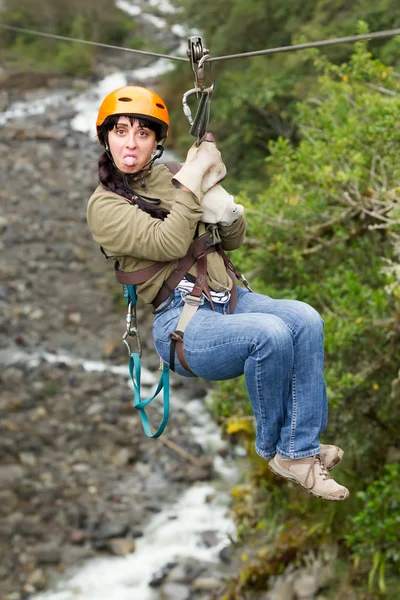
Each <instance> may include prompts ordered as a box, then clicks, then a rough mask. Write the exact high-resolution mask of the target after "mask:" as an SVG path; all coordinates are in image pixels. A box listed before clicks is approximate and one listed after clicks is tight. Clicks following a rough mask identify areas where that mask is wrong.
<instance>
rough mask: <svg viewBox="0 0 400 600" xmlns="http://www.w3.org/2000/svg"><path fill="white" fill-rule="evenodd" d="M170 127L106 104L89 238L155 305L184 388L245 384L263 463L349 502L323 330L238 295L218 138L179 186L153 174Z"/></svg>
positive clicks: (149, 100)
mask: <svg viewBox="0 0 400 600" xmlns="http://www.w3.org/2000/svg"><path fill="white" fill-rule="evenodd" d="M168 126H169V117H168V111H167V108H166V106H165V104H164V102H163V100H162V99H161V98H160V97H159V96H158V95H157V94H155V93H154V92H152V91H151V90H147V89H145V88H141V87H134V86H128V87H125V88H121V89H118V90H115V91H114V92H112V93H111V94H109V95H108V96H107V97H106V98H105V99H104V101H103V103H102V105H101V107H100V110H99V114H98V119H97V132H98V139H99V142H100V144H101V145H102V146H104V148H105V152H104V154H103V155H102V156H101V158H100V160H99V178H100V185H99V186H98V188H97V189H96V191H95V192H94V194H93V196H92V197H91V198H90V200H89V205H88V211H87V218H88V223H89V227H90V229H91V232H92V235H93V237H94V239H95V240H96V242H98V243H99V244H100V246H101V247H102V250H103V252H104V253H105V254H106V256H107V257H109V258H112V259H113V260H114V261H116V267H117V269H116V272H117V275H118V278H119V280H120V281H121V282H128V283H136V284H137V292H138V295H139V296H140V297H142V298H143V300H144V301H145V302H147V303H153V306H154V308H155V317H154V327H153V337H154V344H155V347H156V350H157V352H158V354H159V355H160V356H161V358H162V359H163V360H164V361H165V362H167V363H169V364H170V366H171V367H172V368H174V369H175V370H176V371H177V372H178V373H179V374H181V375H186V376H193V375H196V376H199V377H203V378H204V379H209V380H223V379H230V378H234V377H238V376H239V375H242V374H243V373H244V376H245V381H246V387H247V391H248V394H249V398H250V401H251V404H252V408H253V411H254V415H255V420H256V443H255V446H256V451H257V453H258V454H259V455H260V456H262V457H263V458H265V459H267V460H268V461H269V466H270V468H271V470H272V471H273V472H275V473H276V474H278V475H280V476H282V477H284V478H286V479H290V480H292V481H295V482H297V483H299V484H300V485H302V486H303V487H304V488H306V489H307V490H308V491H309V492H310V493H311V494H313V495H315V496H318V497H321V498H324V499H327V500H344V499H345V498H347V497H348V495H349V491H348V490H347V489H346V488H345V487H343V486H341V485H339V484H338V483H337V482H336V481H335V480H334V479H332V478H331V477H330V475H329V471H330V470H331V469H332V468H333V467H334V466H335V465H336V464H337V463H338V462H340V460H341V458H342V456H343V451H342V450H340V448H338V447H337V446H330V445H320V442H319V435H320V434H321V433H322V432H323V431H324V429H325V427H326V424H327V396H326V388H325V381H324V375H323V361H324V351H323V322H322V320H321V318H320V316H319V315H318V313H317V312H316V311H315V310H314V309H313V308H312V307H311V306H309V305H307V304H305V303H303V302H299V301H295V300H274V299H272V298H269V297H266V296H263V295H261V294H257V293H254V292H252V291H250V290H249V289H245V288H243V287H238V288H237V289H236V286H235V284H234V283H233V278H234V277H233V278H232V276H233V274H232V269H231V268H232V265H231V264H230V263H229V259H227V257H226V255H225V254H224V252H223V250H234V249H235V248H238V247H239V246H240V245H241V244H242V242H243V238H244V234H245V220H244V217H243V207H241V206H240V205H236V204H235V203H234V200H233V197H232V196H230V195H229V194H228V193H227V192H226V191H225V190H224V189H223V188H222V187H221V185H219V182H220V181H221V180H222V179H223V177H224V176H225V174H226V169H225V166H224V164H223V162H222V158H221V155H220V153H219V152H218V150H217V148H216V146H215V143H214V142H213V138H212V137H210V136H208V137H206V139H205V140H204V141H202V143H201V144H200V145H199V146H198V147H196V146H193V147H192V148H191V149H190V151H189V153H188V156H187V158H186V161H185V163H184V164H183V165H178V170H177V172H176V173H175V175H174V176H172V174H171V171H170V169H169V168H168V167H167V166H165V165H162V164H161V165H157V166H154V165H153V163H154V160H155V159H157V158H159V157H160V156H161V154H162V151H163V144H164V141H165V139H166V136H167V134H168ZM207 135H208V134H207ZM194 238H195V239H196V241H195V242H194V243H192V242H193V239H194ZM183 332H184V345H183Z"/></svg>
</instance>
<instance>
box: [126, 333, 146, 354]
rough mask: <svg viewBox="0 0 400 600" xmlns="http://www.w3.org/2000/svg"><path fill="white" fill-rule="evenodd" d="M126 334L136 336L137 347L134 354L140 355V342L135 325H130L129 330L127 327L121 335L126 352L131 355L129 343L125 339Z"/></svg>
mask: <svg viewBox="0 0 400 600" xmlns="http://www.w3.org/2000/svg"><path fill="white" fill-rule="evenodd" d="M128 336H131V337H135V338H136V342H137V348H138V351H137V352H136V354H139V356H142V343H141V341H140V337H139V333H138V330H137V329H136V327H131V328H130V329H129V330H128V329H127V330H126V331H125V333H124V335H123V336H122V341H123V343H124V344H125V346H126V348H127V350H128V354H129V356H132V354H133V352H132V350H131V347H130V346H129V343H128V342H127V340H126V338H127V337H128Z"/></svg>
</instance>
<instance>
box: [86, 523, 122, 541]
mask: <svg viewBox="0 0 400 600" xmlns="http://www.w3.org/2000/svg"><path fill="white" fill-rule="evenodd" d="M128 531H129V526H128V525H127V524H126V523H116V522H108V523H102V524H101V525H100V526H99V527H98V528H97V529H96V530H95V532H94V533H93V536H92V539H94V540H109V539H112V538H123V537H124V536H125V535H126V534H127V533H128Z"/></svg>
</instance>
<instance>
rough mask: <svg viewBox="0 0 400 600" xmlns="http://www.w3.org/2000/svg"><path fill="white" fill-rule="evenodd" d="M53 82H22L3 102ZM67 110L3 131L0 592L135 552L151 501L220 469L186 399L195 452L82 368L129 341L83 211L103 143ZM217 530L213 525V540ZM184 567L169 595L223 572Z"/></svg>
mask: <svg viewBox="0 0 400 600" xmlns="http://www.w3.org/2000/svg"><path fill="white" fill-rule="evenodd" d="M81 88H82V82H79V81H75V82H74V81H68V82H62V81H59V82H58V83H57V87H56V89H57V92H60V93H64V95H65V94H66V95H67V97H68V96H69V97H72V96H73V95H74V94H77V93H78V90H79V92H81V91H82V89H81ZM46 94H48V90H47V89H46V88H43V87H40V88H37V89H30V90H16V89H14V88H13V89H12V90H11V91H10V94H9V97H8V102H9V101H10V99H11V97H12V99H13V100H15V99H20V100H26V99H29V98H31V99H35V100H37V99H39V100H40V98H43V99H44V98H45V97H46ZM72 116H73V111H72V112H71V108H70V107H69V105H68V103H60V104H59V105H57V104H53V105H49V107H48V109H47V110H46V113H45V114H42V115H36V116H34V117H32V118H24V119H22V120H21V119H19V120H13V121H11V122H9V123H8V124H7V126H6V127H3V128H2V130H1V133H0V152H1V156H2V171H1V173H0V180H1V185H0V197H1V200H2V206H3V212H2V216H1V218H0V234H1V238H0V248H1V253H2V267H1V283H0V315H1V316H0V362H1V363H2V365H3V367H2V372H1V388H2V392H1V398H0V410H1V416H2V418H1V425H0V427H1V436H0V457H1V458H0V461H1V462H0V490H1V491H0V515H1V525H0V554H1V558H0V598H1V599H2V600H6V599H7V600H21V599H23V598H27V597H30V596H31V595H32V594H35V593H36V592H38V591H40V590H44V589H46V588H47V587H48V586H49V585H50V584H51V582H52V581H54V580H55V578H57V577H58V576H59V575H60V573H62V572H64V570H65V569H66V568H67V567H69V566H74V565H75V566H76V565H79V564H81V563H82V561H83V560H84V559H87V558H89V557H93V556H95V555H99V554H104V553H109V554H114V555H121V556H125V555H127V554H128V553H130V552H134V549H135V540H137V539H138V538H139V537H140V536H141V535H142V533H143V527H144V526H145V525H146V523H147V522H148V521H149V519H150V518H151V516H152V515H154V514H157V513H159V512H160V511H161V510H162V508H163V507H164V506H165V503H166V502H168V503H170V502H173V501H174V500H175V499H176V498H177V497H178V496H179V495H180V494H181V493H182V492H183V490H185V489H187V488H188V486H190V485H191V484H193V483H195V482H202V481H206V480H209V479H210V478H211V477H212V475H213V473H212V471H213V469H212V457H211V456H205V454H204V451H203V450H202V448H201V447H200V445H199V444H198V443H197V442H194V441H193V435H192V433H191V424H190V422H189V420H188V417H187V413H186V412H185V411H184V410H183V409H181V408H177V407H176V406H175V407H174V402H172V410H171V418H170V422H169V426H168V429H167V436H168V440H174V441H177V442H179V444H180V446H181V447H182V448H183V449H184V450H185V451H186V452H187V453H188V454H189V455H190V456H191V457H192V460H188V459H187V458H186V457H185V456H184V455H182V454H180V453H178V452H176V451H175V450H173V449H171V447H168V446H166V445H165V444H164V443H163V442H162V441H152V440H148V439H147V438H146V437H145V436H144V433H143V431H142V427H141V424H140V419H139V417H138V414H137V411H136V410H135V409H133V408H132V406H131V399H132V391H131V390H130V389H129V388H128V387H127V378H125V377H121V375H119V374H117V373H113V372H111V371H109V370H105V371H103V372H90V371H86V370H85V369H84V366H83V365H82V362H79V361H78V360H77V359H78V358H79V359H82V360H92V361H93V360H95V361H103V362H105V363H108V364H112V365H118V364H121V365H124V364H126V361H127V354H126V349H125V348H124V346H123V345H122V344H121V336H122V333H123V331H124V308H123V304H122V303H121V302H119V299H120V294H121V290H120V287H119V286H116V285H115V282H114V276H113V273H112V268H111V267H112V266H111V265H108V264H107V263H106V261H105V259H104V258H103V257H102V255H101V254H100V252H99V249H98V248H97V247H96V245H95V244H94V242H93V241H92V239H91V236H90V234H89V231H88V229H87V225H86V219H85V211H86V203H87V199H88V198H89V196H90V194H91V193H92V191H93V189H94V188H95V187H96V185H97V174H96V161H97V157H98V155H99V147H98V146H97V144H96V143H94V142H93V141H91V140H90V139H89V138H88V136H87V135H85V134H82V133H79V132H75V131H72V129H71V128H70V125H69V124H70V120H71V117H72ZM139 322H140V326H141V333H142V341H143V343H144V348H145V350H144V361H143V362H144V365H145V366H146V367H147V369H148V370H149V372H152V373H153V375H149V383H152V382H153V380H154V379H155V377H158V375H157V371H156V369H157V368H158V359H157V356H156V355H155V353H154V350H153V347H152V342H151V334H150V323H151V313H150V311H149V310H148V309H147V308H145V307H143V306H141V307H139ZM45 353H47V355H46V354H45ZM60 354H61V355H66V356H67V357H69V359H68V360H67V359H65V358H63V357H62V356H61V357H60ZM50 356H51V362H49V360H50V359H49V357H50ZM173 386H174V388H173V389H174V390H175V391H174V393H175V394H176V395H178V396H179V395H180V396H181V397H183V398H184V399H185V401H189V400H190V399H191V398H199V397H203V396H204V395H205V393H206V386H205V384H204V382H199V381H193V380H188V381H187V382H186V383H185V389H184V391H183V390H182V389H181V388H180V386H182V380H179V381H178V380H177V379H174V380H173ZM148 391H150V388H148ZM159 415H160V411H159V410H158V411H156V412H155V413H154V412H153V416H154V417H155V418H159ZM214 538H215V539H214ZM217 542H218V538H217V536H216V533H215V532H214V533H210V532H208V533H207V532H204V544H205V546H206V545H212V544H216V543H217ZM225 554H226V553H225ZM173 567H174V569H175V570H174V572H173V573H169V571H173ZM214 570H215V569H214V567H213V568H212V569H211V573H212V572H213V571H214ZM178 571H179V572H178ZM178 571H177V567H176V565H173V564H169V565H167V566H166V567H165V570H164V571H162V572H161V573H158V574H156V575H155V577H154V578H153V582H152V585H153V586H154V588H155V589H157V586H161V585H163V586H164V592H162V594H163V595H162V597H163V598H171V599H172V598H174V600H177V599H178V598H186V597H187V598H189V597H190V598H197V597H199V598H201V597H204V598H210V597H211V596H212V593H213V592H212V590H213V589H216V588H217V587H218V586H219V585H220V582H221V577H222V575H221V573H220V574H219V575H217V576H215V575H213V577H211V576H207V577H203V578H202V579H201V578H200V582H199V576H200V574H201V573H204V572H205V573H206V575H207V565H206V564H205V565H202V564H201V563H199V562H198V561H196V564H195V565H193V564H190V561H189V563H188V564H186V565H180V567H179V569H178ZM167 576H168V583H166V581H165V580H166V579H167ZM195 581H197V584H194V583H193V582H195ZM171 586H172V587H171ZM193 586H194V587H193ZM196 586H197V588H196ZM204 586H205V587H204ZM168 589H169V590H170V591H168ZM189 590H191V591H190V592H189ZM205 590H206V591H205ZM160 593H161V592H160ZM159 597H161V596H159ZM138 600H139V598H138Z"/></svg>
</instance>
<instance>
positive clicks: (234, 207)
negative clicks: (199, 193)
mask: <svg viewBox="0 0 400 600" xmlns="http://www.w3.org/2000/svg"><path fill="white" fill-rule="evenodd" d="M201 204H202V207H203V216H202V217H201V221H203V222H204V223H210V224H211V223H219V224H220V225H232V223H234V222H235V221H236V220H237V219H238V218H239V217H241V216H242V215H243V213H244V208H243V206H242V205H241V204H236V203H235V199H234V197H233V196H231V195H230V194H228V192H227V191H226V190H225V189H224V188H223V187H222V185H214V187H212V188H211V189H210V190H208V192H206V193H205V194H204V197H203V200H202V203H201Z"/></svg>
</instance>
